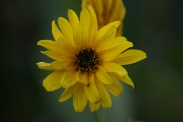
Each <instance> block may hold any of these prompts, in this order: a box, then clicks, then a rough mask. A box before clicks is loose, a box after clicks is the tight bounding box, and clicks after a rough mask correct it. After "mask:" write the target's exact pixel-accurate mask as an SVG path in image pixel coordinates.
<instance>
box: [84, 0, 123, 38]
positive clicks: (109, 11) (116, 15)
mask: <svg viewBox="0 0 183 122" xmlns="http://www.w3.org/2000/svg"><path fill="white" fill-rule="evenodd" d="M87 5H90V6H92V8H93V9H94V11H95V13H96V16H97V20H98V26H99V28H102V27H103V26H105V25H107V24H108V23H110V22H113V21H117V20H118V21H121V22H122V23H121V24H120V25H119V27H118V28H117V32H116V35H118V36H119V35H122V30H123V20H124V17H125V13H126V9H125V6H124V4H123V1H122V0H82V5H81V6H82V7H83V8H84V7H86V6H87Z"/></svg>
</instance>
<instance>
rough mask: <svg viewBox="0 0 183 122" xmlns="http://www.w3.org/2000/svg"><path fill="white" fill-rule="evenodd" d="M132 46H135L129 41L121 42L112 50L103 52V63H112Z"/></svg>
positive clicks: (101, 55)
mask: <svg viewBox="0 0 183 122" xmlns="http://www.w3.org/2000/svg"><path fill="white" fill-rule="evenodd" d="M132 46H133V44H132V43H131V42H129V41H126V42H121V43H120V44H118V45H117V46H115V47H113V48H111V49H110V50H106V51H103V52H102V53H101V54H100V57H101V59H103V60H102V61H103V62H107V61H111V60H113V59H115V58H116V57H117V56H118V55H119V54H120V53H122V52H123V51H124V50H126V49H128V48H129V47H132Z"/></svg>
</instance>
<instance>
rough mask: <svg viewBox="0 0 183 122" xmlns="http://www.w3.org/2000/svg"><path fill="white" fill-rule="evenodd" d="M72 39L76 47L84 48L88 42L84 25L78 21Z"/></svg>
mask: <svg viewBox="0 0 183 122" xmlns="http://www.w3.org/2000/svg"><path fill="white" fill-rule="evenodd" d="M74 41H75V44H76V47H77V48H79V49H82V48H86V44H87V42H88V35H87V30H86V28H85V26H84V25H83V24H82V23H79V24H78V26H77V29H76V32H75V33H74Z"/></svg>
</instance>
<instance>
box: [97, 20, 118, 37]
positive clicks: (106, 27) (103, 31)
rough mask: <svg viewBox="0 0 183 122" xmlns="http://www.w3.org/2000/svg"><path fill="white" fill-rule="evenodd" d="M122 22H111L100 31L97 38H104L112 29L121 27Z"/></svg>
mask: <svg viewBox="0 0 183 122" xmlns="http://www.w3.org/2000/svg"><path fill="white" fill-rule="evenodd" d="M120 23H121V22H120V21H114V22H111V23H109V24H107V25H105V26H104V27H102V28H101V29H100V30H99V31H98V35H97V38H100V36H103V35H104V34H105V33H106V32H107V31H108V30H109V29H110V28H111V27H113V26H114V28H115V29H116V28H117V27H118V26H119V25H120Z"/></svg>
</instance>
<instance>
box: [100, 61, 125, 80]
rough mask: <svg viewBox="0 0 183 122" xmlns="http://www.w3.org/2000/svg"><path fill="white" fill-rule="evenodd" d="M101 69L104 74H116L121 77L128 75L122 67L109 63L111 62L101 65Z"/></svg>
mask: <svg viewBox="0 0 183 122" xmlns="http://www.w3.org/2000/svg"><path fill="white" fill-rule="evenodd" d="M102 68H103V69H104V70H105V71H106V72H115V73H116V74H118V75H119V76H121V77H124V76H127V75H128V73H127V71H126V70H125V69H124V68H123V67H122V66H120V65H119V64H116V63H111V62H106V63H103V64H102Z"/></svg>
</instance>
